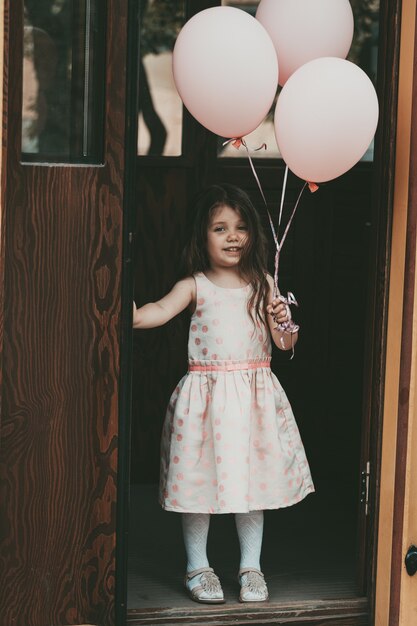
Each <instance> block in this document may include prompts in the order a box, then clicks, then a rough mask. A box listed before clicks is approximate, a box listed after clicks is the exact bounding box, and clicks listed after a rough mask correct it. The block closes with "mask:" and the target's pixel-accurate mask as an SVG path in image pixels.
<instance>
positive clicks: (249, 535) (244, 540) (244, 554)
mask: <svg viewBox="0 0 417 626" xmlns="http://www.w3.org/2000/svg"><path fill="white" fill-rule="evenodd" d="M235 521H236V528H237V534H238V536H239V544H240V572H239V581H240V585H241V593H240V599H241V600H242V601H243V602H256V601H257V602H262V601H263V600H267V599H268V589H267V586H266V584H265V581H264V578H263V574H262V573H261V565H260V558H261V549H262V537H263V529H264V513H263V511H250V512H249V513H236V514H235Z"/></svg>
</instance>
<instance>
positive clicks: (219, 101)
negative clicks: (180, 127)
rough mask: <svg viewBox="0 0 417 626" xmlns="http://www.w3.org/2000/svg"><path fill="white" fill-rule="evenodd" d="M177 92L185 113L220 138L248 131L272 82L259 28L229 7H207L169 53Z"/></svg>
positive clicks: (267, 46) (261, 114) (272, 66)
mask: <svg viewBox="0 0 417 626" xmlns="http://www.w3.org/2000/svg"><path fill="white" fill-rule="evenodd" d="M173 74H174V81H175V85H176V87H177V90H178V93H179V94H180V97H181V99H182V101H183V103H184V105H185V106H186V107H187V109H188V110H189V111H190V113H191V114H192V115H193V116H194V117H195V118H196V119H197V120H198V121H199V122H200V123H201V124H203V126H205V127H206V128H208V129H209V130H211V131H212V132H214V133H216V134H218V135H220V136H221V137H229V138H231V137H242V136H244V135H247V134H249V133H250V132H252V131H253V130H255V128H257V126H259V124H260V123H261V122H262V120H263V119H264V118H265V116H266V114H267V113H268V111H269V109H270V108H271V105H272V103H273V100H274V97H275V93H276V90H277V86H278V62H277V58H276V53H275V49H274V45H273V43H272V41H271V39H270V37H269V35H268V33H267V32H266V30H265V28H264V27H263V26H262V25H261V24H260V22H258V20H256V19H255V18H253V17H252V16H251V15H249V14H248V13H246V12H245V11H242V10H241V9H235V8H233V7H213V8H211V9H206V10H204V11H200V13H197V14H196V15H194V16H193V17H192V18H191V19H190V20H189V21H188V22H187V23H186V24H185V25H184V27H183V28H182V30H181V32H180V34H179V35H178V38H177V41H176V43H175V47H174V52H173Z"/></svg>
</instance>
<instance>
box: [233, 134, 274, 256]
mask: <svg viewBox="0 0 417 626" xmlns="http://www.w3.org/2000/svg"><path fill="white" fill-rule="evenodd" d="M229 143H232V146H234V147H235V148H236V149H237V150H239V148H240V146H243V147H244V148H245V150H246V153H247V155H248V159H249V164H250V167H251V170H252V173H253V175H254V177H255V180H256V183H257V185H258V188H259V191H260V193H261V196H262V199H263V201H264V204H265V208H266V212H267V215H268V219H269V225H270V226H271V231H272V236H273V238H274V243H275V248H276V250H277V251H278V250H279V243H278V236H277V233H276V231H275V226H274V222H273V221H272V217H271V214H270V212H269V209H268V204H267V201H266V198H265V194H264V190H263V189H262V185H261V182H260V180H259V177H258V174H257V173H256V170H255V166H254V164H253V161H252V158H251V155H250V152H249V148H248V145H247V143H246V141H245V140H244V139H243V138H242V137H237V138H233V139H228V140H227V141H225V142H224V143H223V146H226V145H227V144H229ZM262 148H265V149H266V144H265V143H263V144H262V145H261V146H259V148H255V152H256V151H257V150H261V149H262Z"/></svg>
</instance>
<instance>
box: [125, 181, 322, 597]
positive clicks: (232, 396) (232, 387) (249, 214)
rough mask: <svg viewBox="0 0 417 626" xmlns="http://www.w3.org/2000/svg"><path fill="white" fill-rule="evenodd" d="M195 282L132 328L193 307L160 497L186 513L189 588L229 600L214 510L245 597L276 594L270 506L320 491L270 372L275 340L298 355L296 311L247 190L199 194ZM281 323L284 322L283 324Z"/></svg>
mask: <svg viewBox="0 0 417 626" xmlns="http://www.w3.org/2000/svg"><path fill="white" fill-rule="evenodd" d="M186 262H187V265H188V268H187V270H188V277H187V278H185V279H183V280H180V281H179V282H178V283H177V284H176V285H175V286H174V288H173V289H172V291H170V293H168V295H166V296H165V297H164V298H162V299H161V300H159V301H158V302H155V303H150V304H146V305H144V306H143V307H141V308H139V309H137V308H136V306H135V305H134V306H133V327H134V328H154V327H156V326H161V325H162V324H165V323H166V322H168V321H169V320H170V319H172V318H173V317H174V316H175V315H178V313H180V312H181V311H183V310H184V309H186V308H188V309H189V311H190V313H191V323H190V332H189V340H188V357H189V365H188V373H187V374H186V375H185V376H184V377H183V378H182V380H181V381H180V382H179V384H178V386H177V388H176V389H175V391H174V393H173V395H172V397H171V400H170V402H169V406H168V410H167V415H166V418H165V424H164V428H163V433H162V445H161V453H162V458H161V480H160V502H161V505H162V507H163V508H164V509H166V510H168V511H177V512H180V513H182V522H183V524H182V525H183V532H184V543H185V549H186V553H187V560H188V562H187V573H186V577H185V586H186V589H187V591H188V593H189V595H190V597H191V598H192V599H193V600H195V601H196V602H205V603H220V602H224V596H223V591H222V588H221V584H220V581H219V578H218V577H217V576H216V574H215V573H214V572H213V570H212V568H210V566H209V562H208V559H207V552H206V546H207V536H208V530H209V523H210V515H211V514H212V513H235V520H236V527H237V532H238V536H239V544H240V549H241V560H240V570H239V574H238V579H239V583H240V587H241V589H240V598H239V599H240V601H241V602H254V601H255V602H260V601H264V600H267V599H268V589H267V586H266V583H265V580H264V576H263V574H262V572H261V568H260V554H261V546H262V534H263V511H264V509H278V508H280V507H286V506H290V505H292V504H295V503H296V502H299V501H300V500H302V499H303V498H304V497H305V496H306V495H307V494H308V493H310V492H312V491H314V486H313V482H312V479H311V474H310V469H309V466H308V462H307V459H306V457H305V453H304V448H303V444H302V442H301V439H300V435H299V432H298V428H297V425H296V423H295V420H294V416H293V413H292V411H291V407H290V404H289V402H288V399H287V397H286V395H285V393H284V391H283V389H282V387H281V385H280V383H279V382H278V380H277V378H276V377H275V375H274V374H273V373H272V372H271V368H270V361H271V339H270V338H271V336H272V339H273V341H274V343H275V345H276V346H278V348H280V349H284V350H287V349H290V348H291V347H292V346H293V345H294V343H295V342H296V340H297V333H294V334H292V335H291V334H290V333H288V332H285V331H281V330H279V329H277V324H278V325H283V327H284V328H285V327H286V324H285V323H286V322H288V321H289V320H290V317H291V313H290V309H289V307H288V306H286V305H285V304H284V303H282V302H281V301H280V300H279V299H273V286H274V285H273V279H272V277H271V276H269V275H268V274H267V272H266V269H265V267H266V240H265V237H264V235H263V232H262V227H261V223H260V220H259V217H258V215H257V213H256V211H255V209H254V207H253V205H252V203H251V201H250V199H249V197H248V196H247V194H246V193H245V192H244V191H242V190H241V189H238V188H237V187H234V186H232V185H221V186H220V185H215V186H212V187H210V188H208V189H207V190H206V191H205V192H203V194H202V195H201V196H200V198H199V201H198V202H197V206H196V215H195V223H194V229H193V234H192V237H191V240H190V242H189V244H188V247H187V257H186ZM280 327H281V326H279V328H280Z"/></svg>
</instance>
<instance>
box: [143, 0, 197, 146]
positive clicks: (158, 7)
mask: <svg viewBox="0 0 417 626" xmlns="http://www.w3.org/2000/svg"><path fill="white" fill-rule="evenodd" d="M140 21H141V30H140V68H139V128H138V154H140V155H145V154H148V155H151V156H161V155H163V156H178V155H180V154H181V152H182V102H181V99H180V97H179V95H178V93H177V90H176V88H175V84H174V80H173V77H172V50H173V47H174V44H175V40H176V38H177V35H178V33H179V31H180V30H181V28H182V26H183V24H184V22H185V1H184V0H170V2H160V1H159V0H140Z"/></svg>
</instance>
